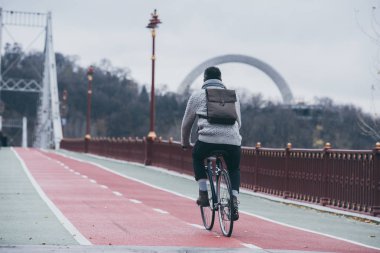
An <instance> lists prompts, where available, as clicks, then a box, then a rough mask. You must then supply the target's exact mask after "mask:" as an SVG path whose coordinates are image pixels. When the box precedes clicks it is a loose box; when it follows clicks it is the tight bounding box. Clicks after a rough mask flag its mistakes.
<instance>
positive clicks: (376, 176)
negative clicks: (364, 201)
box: [371, 142, 380, 216]
mask: <svg viewBox="0 0 380 253" xmlns="http://www.w3.org/2000/svg"><path fill="white" fill-rule="evenodd" d="M373 186H374V189H373V190H374V193H373V198H374V201H373V206H372V211H371V215H373V216H377V215H378V214H380V142H377V143H376V145H375V148H374V149H373Z"/></svg>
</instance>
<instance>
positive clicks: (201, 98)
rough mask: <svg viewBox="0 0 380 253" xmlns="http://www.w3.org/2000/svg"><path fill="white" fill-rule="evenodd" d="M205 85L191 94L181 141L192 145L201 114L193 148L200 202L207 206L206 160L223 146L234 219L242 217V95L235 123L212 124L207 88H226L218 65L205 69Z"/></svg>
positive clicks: (237, 104)
mask: <svg viewBox="0 0 380 253" xmlns="http://www.w3.org/2000/svg"><path fill="white" fill-rule="evenodd" d="M203 80H204V83H203V85H202V89H200V90H198V91H195V92H194V93H193V94H192V95H191V96H190V98H189V100H188V102H187V106H186V110H185V114H184V116H183V120H182V126H181V144H182V147H183V148H184V149H186V148H187V147H189V146H190V135H191V129H192V126H193V123H194V122H195V119H196V118H197V116H198V129H197V132H198V139H197V141H196V142H195V145H194V147H193V150H192V157H193V169H194V174H195V180H196V181H197V182H198V185H199V197H198V199H197V201H196V202H197V204H198V205H200V206H208V205H209V199H208V192H207V175H206V172H205V168H204V160H205V158H207V157H208V156H210V154H211V153H212V152H213V151H215V150H222V151H223V153H224V155H223V158H224V160H225V162H226V164H227V168H228V173H229V176H230V179H231V186H232V194H233V197H232V200H233V206H234V212H233V220H238V219H239V212H238V195H239V187H240V167H239V166H240V152H241V139H242V138H241V135H240V132H239V129H240V127H241V113H240V103H239V99H238V98H237V101H236V102H235V108H236V113H237V120H236V122H235V123H234V124H233V125H224V124H211V123H209V122H208V120H207V118H206V117H207V111H206V110H207V109H206V89H225V88H226V87H225V86H224V84H223V82H222V77H221V72H220V70H219V68H217V67H209V68H207V69H206V70H205V71H204V79H203Z"/></svg>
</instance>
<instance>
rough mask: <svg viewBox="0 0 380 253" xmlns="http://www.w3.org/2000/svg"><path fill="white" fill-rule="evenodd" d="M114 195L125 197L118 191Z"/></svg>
mask: <svg viewBox="0 0 380 253" xmlns="http://www.w3.org/2000/svg"><path fill="white" fill-rule="evenodd" d="M112 193H113V194H115V195H116V196H119V197H121V196H123V194H121V193H120V192H117V191H113V192H112Z"/></svg>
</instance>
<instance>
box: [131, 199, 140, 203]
mask: <svg viewBox="0 0 380 253" xmlns="http://www.w3.org/2000/svg"><path fill="white" fill-rule="evenodd" d="M129 201H131V202H132V203H135V204H141V203H142V202H141V201H140V200H137V199H130V200H129Z"/></svg>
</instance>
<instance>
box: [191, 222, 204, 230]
mask: <svg viewBox="0 0 380 253" xmlns="http://www.w3.org/2000/svg"><path fill="white" fill-rule="evenodd" d="M187 224H188V225H190V226H192V227H195V228H199V229H205V227H204V226H201V225H198V224H193V223H187Z"/></svg>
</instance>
